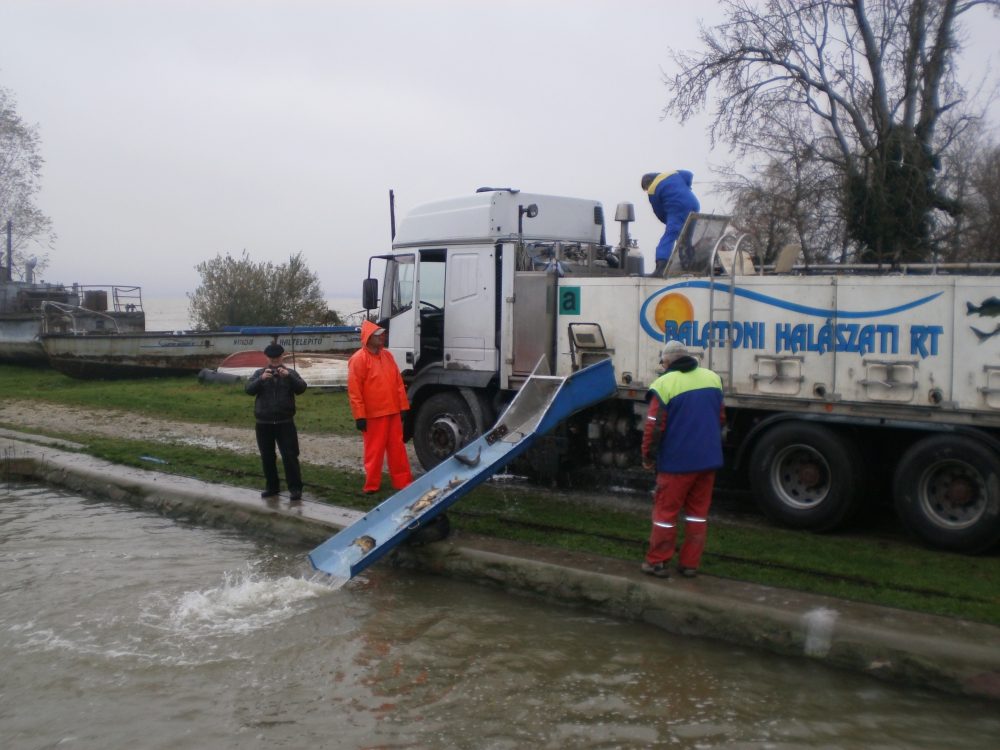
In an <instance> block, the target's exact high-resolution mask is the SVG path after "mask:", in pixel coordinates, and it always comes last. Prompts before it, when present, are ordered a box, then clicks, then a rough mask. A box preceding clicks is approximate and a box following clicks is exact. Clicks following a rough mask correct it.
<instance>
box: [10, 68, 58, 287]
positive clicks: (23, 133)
mask: <svg viewBox="0 0 1000 750" xmlns="http://www.w3.org/2000/svg"><path fill="white" fill-rule="evenodd" d="M40 145H41V139H40V138H39V135H38V126H37V125H27V124H25V122H24V121H23V120H22V119H21V118H20V117H19V116H18V114H17V102H15V101H14V96H13V94H12V93H11V92H10V91H8V90H7V89H4V88H0V228H2V229H4V230H5V229H6V225H7V222H8V221H10V222H11V247H12V250H13V255H14V263H13V266H14V274H13V275H14V277H15V278H23V275H24V273H23V268H24V262H25V260H27V257H28V256H29V254H31V253H30V252H29V251H30V250H32V249H35V253H34V254H35V255H38V265H37V266H36V269H37V270H38V271H41V270H43V269H44V268H45V266H46V265H47V261H48V256H47V254H46V253H45V252H44V251H45V250H48V249H51V247H52V243H53V242H54V241H55V235H54V234H53V233H52V221H51V220H50V219H49V217H47V216H46V215H45V214H43V213H42V211H41V210H40V209H39V208H38V206H37V205H35V197H36V196H37V195H38V191H39V190H41V176H42V164H43V163H44V159H42V157H41V155H40V154H39V147H40ZM5 240H6V238H4V241H5ZM4 262H6V261H4Z"/></svg>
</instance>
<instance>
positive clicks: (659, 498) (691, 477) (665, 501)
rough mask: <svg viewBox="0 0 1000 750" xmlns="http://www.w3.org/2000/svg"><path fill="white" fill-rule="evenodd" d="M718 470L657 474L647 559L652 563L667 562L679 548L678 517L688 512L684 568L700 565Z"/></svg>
mask: <svg viewBox="0 0 1000 750" xmlns="http://www.w3.org/2000/svg"><path fill="white" fill-rule="evenodd" d="M714 484H715V471H694V472H691V473H689V474H665V473H661V474H657V475H656V505H655V506H654V507H653V533H652V534H651V535H650V538H649V552H648V553H647V554H646V561H647V562H648V563H649V564H650V565H656V564H657V563H665V562H667V561H668V560H670V558H671V557H673V556H674V550H675V549H676V548H677V517H678V515H679V514H680V512H681V508H684V511H685V513H686V518H685V527H684V544H683V545H682V546H681V558H680V564H681V567H682V568H697V567H698V563H699V562H700V561H701V553H702V552H703V551H704V550H705V531H706V529H707V527H708V506H709V505H711V504H712V485H714Z"/></svg>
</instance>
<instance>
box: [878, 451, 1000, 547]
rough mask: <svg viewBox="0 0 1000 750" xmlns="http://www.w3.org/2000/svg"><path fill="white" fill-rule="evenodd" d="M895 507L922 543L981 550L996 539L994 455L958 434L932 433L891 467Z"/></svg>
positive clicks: (999, 468) (999, 515)
mask: <svg viewBox="0 0 1000 750" xmlns="http://www.w3.org/2000/svg"><path fill="white" fill-rule="evenodd" d="M893 490H894V491H893V494H894V495H895V500H896V511H897V513H899V517H900V519H901V520H902V521H903V523H904V524H906V526H907V527H908V528H909V529H910V530H911V531H912V532H913V533H914V534H916V535H917V536H918V537H920V538H921V539H922V540H923V541H924V542H925V543H927V544H928V545H931V546H933V547H938V548H940V549H946V550H951V551H953V552H966V553H968V554H976V553H979V552H985V551H986V550H987V549H989V548H990V547H992V546H993V545H994V544H996V543H997V542H998V541H1000V460H998V459H997V455H996V453H994V452H993V451H992V450H991V449H990V448H988V447H986V446H985V445H983V444H982V443H980V442H979V441H977V440H974V439H972V438H968V437H964V436H961V435H932V436H930V437H926V438H924V439H923V440H921V441H920V442H918V443H917V444H916V445H914V446H913V447H912V448H910V450H908V451H907V452H906V454H905V455H904V456H903V458H902V459H901V460H900V462H899V465H898V466H897V467H896V477H895V482H894V486H893Z"/></svg>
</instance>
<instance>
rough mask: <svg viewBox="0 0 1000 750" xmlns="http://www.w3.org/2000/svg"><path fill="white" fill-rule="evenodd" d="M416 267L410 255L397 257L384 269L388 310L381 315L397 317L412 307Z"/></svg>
mask: <svg viewBox="0 0 1000 750" xmlns="http://www.w3.org/2000/svg"><path fill="white" fill-rule="evenodd" d="M415 271H416V266H415V265H414V262H413V256H412V255H397V256H396V257H395V258H393V259H392V260H391V261H389V263H388V264H387V267H386V286H387V287H388V288H389V294H388V295H386V296H387V297H388V299H389V309H388V310H385V309H384V308H383V315H385V313H388V317H390V318H391V317H393V316H395V315H399V314H400V313H401V312H405V311H406V310H409V309H410V308H411V307H413V281H414V278H415V275H414V272H415Z"/></svg>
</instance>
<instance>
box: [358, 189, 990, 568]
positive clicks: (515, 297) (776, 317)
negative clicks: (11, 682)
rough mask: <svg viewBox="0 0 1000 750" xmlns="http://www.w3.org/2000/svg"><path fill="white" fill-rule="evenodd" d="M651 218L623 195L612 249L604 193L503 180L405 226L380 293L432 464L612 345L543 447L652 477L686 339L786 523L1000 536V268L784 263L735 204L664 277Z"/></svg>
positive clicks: (941, 543)
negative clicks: (609, 384)
mask: <svg viewBox="0 0 1000 750" xmlns="http://www.w3.org/2000/svg"><path fill="white" fill-rule="evenodd" d="M634 218H635V215H634V209H633V208H632V206H631V204H628V203H623V204H619V205H618V207H617V210H616V212H615V217H614V220H615V221H617V222H618V223H619V225H620V226H619V237H618V239H617V243H616V244H614V245H612V244H610V243H609V241H608V232H607V231H606V219H605V215H604V209H603V206H602V205H601V203H600V202H598V201H595V200H584V199H577V198H568V197H557V196H547V195H539V194H525V193H521V192H519V191H516V190H512V189H491V188H488V189H482V190H480V191H477V192H476V193H475V194H473V195H467V196H461V197H458V198H452V199H448V200H442V201H436V202H432V203H426V204H423V205H420V206H417V207H416V208H414V209H413V210H411V211H410V212H409V213H408V214H407V215H406V216H405V217H404V218H403V219H402V220H401V222H400V224H399V230H398V232H397V233H396V234H395V236H394V239H393V243H392V252H391V253H387V254H384V255H379V256H373V257H372V259H371V260H370V261H369V273H368V278H367V279H366V280H365V281H364V283H363V289H362V297H363V301H364V305H363V306H364V307H365V309H366V310H368V311H370V314H372V315H373V316H374V317H375V319H376V320H377V321H378V323H379V325H380V326H382V327H384V328H385V329H386V330H387V332H388V334H387V335H388V341H387V347H388V349H389V350H390V351H391V352H392V354H393V356H394V357H395V358H396V361H397V362H398V363H399V366H400V370H401V371H402V372H403V377H404V380H405V381H406V382H407V386H408V395H409V399H410V403H411V409H410V412H409V415H408V416H407V420H406V424H405V425H404V427H405V433H406V436H407V438H409V437H412V439H413V441H414V447H415V450H416V453H417V456H418V457H419V460H420V463H421V464H422V465H423V466H424V468H425V469H430V468H432V467H433V466H435V465H436V464H438V463H440V462H441V461H443V460H444V459H446V458H448V457H449V456H451V455H452V454H454V453H455V452H456V451H458V450H460V449H461V448H462V447H463V446H465V445H468V444H469V443H471V442H472V441H474V440H476V439H477V438H478V437H479V436H480V435H482V434H484V433H485V432H486V431H488V430H489V429H490V428H491V427H492V425H493V423H494V421H495V419H496V416H497V415H498V414H499V413H500V412H501V411H502V410H503V408H504V406H505V405H506V404H507V403H509V402H510V400H511V399H512V398H513V396H514V394H516V393H517V391H518V389H519V388H520V386H521V385H522V384H523V383H524V382H525V381H526V380H527V378H528V377H529V376H530V374H531V373H532V372H537V371H545V372H548V373H549V374H551V375H557V376H567V375H569V374H572V373H573V372H576V371H578V370H580V369H582V368H584V367H587V366H589V365H592V364H594V363H595V362H599V361H601V360H604V359H610V360H611V361H612V364H613V366H614V372H615V378H616V382H617V392H616V393H615V394H614V395H613V396H612V397H610V398H607V399H605V400H603V401H602V402H600V403H599V404H597V405H596V406H592V407H590V408H588V409H586V410H584V411H582V412H580V413H577V414H576V415H574V416H572V417H571V418H569V419H567V420H566V421H565V422H563V423H562V424H560V425H559V426H558V427H557V428H556V429H555V430H553V431H552V432H551V433H549V434H548V435H547V436H545V437H543V438H540V439H539V440H538V441H537V442H536V444H535V446H534V447H533V448H532V449H531V451H529V452H528V453H527V454H526V458H525V460H526V461H528V462H529V464H530V467H531V468H532V469H533V470H534V471H535V472H537V473H539V474H541V475H543V476H549V477H554V476H559V475H560V474H561V473H562V472H566V471H572V470H574V469H580V468H583V467H591V468H592V469H593V468H596V469H603V470H607V471H609V472H629V471H633V472H635V471H638V470H639V469H638V465H639V464H640V455H639V445H640V442H641V430H642V429H643V424H644V421H645V415H646V410H647V406H646V393H647V390H648V387H649V385H650V384H651V383H652V382H653V380H655V379H656V377H658V375H659V374H660V373H661V372H662V368H661V366H660V364H659V351H660V349H661V347H662V346H663V344H664V343H665V342H666V341H670V340H679V341H681V342H683V343H684V344H685V345H686V346H687V347H688V348H689V349H690V350H691V351H692V352H693V353H694V354H695V356H697V357H698V358H699V360H700V362H701V365H702V366H704V367H708V368H710V369H712V370H714V371H715V372H717V373H718V374H719V375H720V376H721V377H722V380H723V385H724V390H725V400H726V414H727V423H726V426H725V427H724V434H723V439H724V446H725V453H726V461H727V466H726V471H727V473H728V474H729V475H730V476H732V477H733V478H735V479H736V480H737V481H746V482H747V483H748V485H749V487H750V488H751V489H752V491H753V493H754V495H755V497H756V499H757V502H758V503H759V505H760V506H761V508H762V509H763V510H764V511H765V512H766V513H767V514H768V515H769V516H770V517H771V518H773V519H775V520H776V521H778V522H780V523H782V524H784V525H786V526H789V527H793V528H801V529H811V530H815V531H827V530H831V529H834V528H837V527H840V526H843V525H845V524H847V523H850V522H857V521H858V519H861V518H863V517H864V515H865V514H866V512H867V511H869V510H871V509H872V508H874V507H876V506H878V505H879V504H880V503H883V502H888V501H890V500H891V501H892V502H893V503H894V505H895V508H896V511H897V513H898V514H899V516H900V518H901V520H902V521H903V522H904V523H905V525H906V526H907V527H909V528H910V529H911V530H912V531H913V532H914V533H915V534H916V535H917V536H918V537H920V538H921V539H922V540H923V541H924V542H925V543H927V544H929V545H932V546H935V547H938V548H942V549H948V550H953V551H959V552H966V553H977V552H982V551H984V550H986V549H988V548H990V547H992V546H993V545H995V544H996V543H997V542H998V541H1000V297H998V286H1000V285H998V284H997V280H996V278H995V274H998V273H1000V264H989V263H981V264H908V265H904V266H876V265H859V264H853V265H852V264H835V265H808V266H807V265H803V264H800V263H798V262H797V261H796V257H797V254H798V253H797V248H795V247H789V248H785V251H783V252H782V253H781V254H780V256H779V257H778V259H777V261H776V262H775V263H770V264H765V263H764V261H763V258H762V257H761V254H760V253H759V252H758V245H757V243H756V241H755V240H754V239H753V238H752V237H749V236H746V235H744V236H738V235H737V234H735V233H733V232H732V229H731V228H730V227H729V218H728V217H726V216H715V215H710V214H692V215H691V216H690V217H689V219H688V222H687V224H686V225H685V228H684V231H683V232H682V234H681V237H680V238H679V239H678V241H677V244H676V245H675V249H674V253H673V255H672V256H671V259H670V262H669V264H668V266H667V269H666V272H665V274H664V276H663V277H661V278H651V277H647V276H644V275H642V258H641V255H640V254H639V252H638V248H637V247H636V244H635V242H634V241H633V240H632V239H631V237H630V234H629V228H628V227H629V223H630V222H631V221H634ZM374 261H381V262H383V263H384V272H383V274H382V279H381V280H382V284H381V288H380V284H379V279H378V278H375V277H374V276H373V262H374ZM380 292H381V293H380ZM994 318H995V319H996V320H994Z"/></svg>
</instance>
